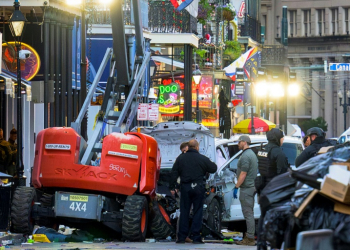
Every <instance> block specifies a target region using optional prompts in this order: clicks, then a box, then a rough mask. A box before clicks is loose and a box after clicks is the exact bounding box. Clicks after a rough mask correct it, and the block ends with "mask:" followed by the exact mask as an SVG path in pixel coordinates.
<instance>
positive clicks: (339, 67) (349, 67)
mask: <svg viewBox="0 0 350 250" xmlns="http://www.w3.org/2000/svg"><path fill="white" fill-rule="evenodd" d="M329 71H350V63H330V64H329Z"/></svg>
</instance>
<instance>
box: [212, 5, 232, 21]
mask: <svg viewBox="0 0 350 250" xmlns="http://www.w3.org/2000/svg"><path fill="white" fill-rule="evenodd" d="M221 12H222V18H221ZM216 15H217V18H219V19H222V20H223V21H232V20H233V19H234V18H235V16H236V13H235V12H234V11H233V10H231V9H230V8H228V7H217V9H216Z"/></svg>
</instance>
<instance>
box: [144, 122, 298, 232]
mask: <svg viewBox="0 0 350 250" xmlns="http://www.w3.org/2000/svg"><path fill="white" fill-rule="evenodd" d="M141 133H145V134H147V135H150V136H152V137H154V138H155V139H156V141H157V142H158V146H159V149H160V151H161V158H162V160H161V170H160V178H159V184H160V187H161V188H160V190H159V193H164V192H169V191H168V190H165V189H166V187H167V185H168V183H167V182H168V181H169V177H170V174H171V169H172V166H173V164H174V162H175V160H176V158H177V156H178V155H179V154H181V151H180V144H181V143H182V142H185V141H189V140H191V139H196V140H197V141H198V142H199V152H200V153H201V154H203V155H206V156H207V157H208V158H209V159H210V160H212V161H213V162H215V163H216V164H217V166H218V170H217V172H216V173H215V174H211V175H210V176H209V178H208V180H207V187H208V189H207V190H209V193H210V198H209V199H207V200H206V202H207V204H206V205H207V206H208V207H209V206H210V205H211V201H214V203H215V204H220V208H219V211H220V212H222V215H224V217H222V216H221V214H220V215H219V216H217V215H214V214H212V213H209V210H212V209H207V210H206V211H207V212H205V213H204V219H205V220H206V221H208V222H209V224H210V226H215V227H216V228H217V229H218V223H220V221H221V218H222V219H223V221H227V222H238V221H242V222H244V217H243V214H242V209H241V204H240V201H239V199H233V189H234V186H235V183H236V181H237V177H236V173H235V171H236V169H237V162H238V159H239V157H240V155H241V153H242V151H240V150H238V138H239V136H233V137H231V138H230V139H219V138H215V137H214V136H213V134H212V133H211V132H210V130H209V129H208V128H206V127H204V126H203V125H200V124H196V123H193V122H188V121H185V122H163V123H159V124H157V125H156V126H154V127H146V128H141ZM249 136H250V138H251V141H252V145H251V147H252V148H253V149H254V150H255V151H257V150H258V148H259V147H261V146H262V145H265V144H266V143H267V139H266V136H265V135H249ZM282 149H283V150H284V152H285V153H286V155H287V157H288V162H289V163H290V165H291V166H292V167H293V168H294V161H295V158H296V157H297V156H298V155H299V154H300V153H301V151H302V150H303V149H304V146H303V145H302V142H301V140H300V139H298V138H294V137H288V136H286V137H285V140H284V144H283V147H282ZM222 197H223V198H224V199H222ZM208 200H209V202H208ZM173 210H174V209H167V211H168V212H169V211H173ZM254 217H255V218H256V219H258V218H259V217H260V207H259V205H258V203H257V197H255V205H254ZM214 221H215V222H214Z"/></svg>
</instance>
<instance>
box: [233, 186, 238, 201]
mask: <svg viewBox="0 0 350 250" xmlns="http://www.w3.org/2000/svg"><path fill="white" fill-rule="evenodd" d="M237 193H238V188H236V187H235V189H234V190H233V199H237V198H238V197H237Z"/></svg>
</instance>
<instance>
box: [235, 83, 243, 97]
mask: <svg viewBox="0 0 350 250" xmlns="http://www.w3.org/2000/svg"><path fill="white" fill-rule="evenodd" d="M235 95H244V83H236V84H235Z"/></svg>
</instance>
